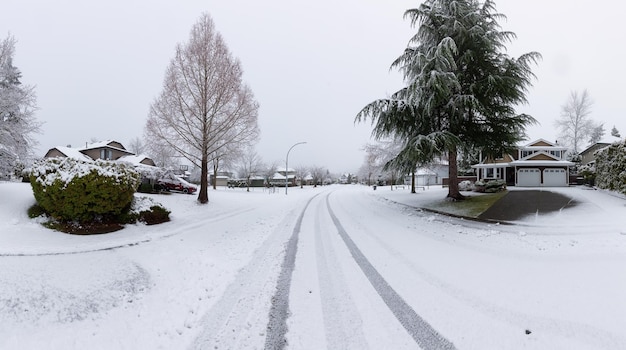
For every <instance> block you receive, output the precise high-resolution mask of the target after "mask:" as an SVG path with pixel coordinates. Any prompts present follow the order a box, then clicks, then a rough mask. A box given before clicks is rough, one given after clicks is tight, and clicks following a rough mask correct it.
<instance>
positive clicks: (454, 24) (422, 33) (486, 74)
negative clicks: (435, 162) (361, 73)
mask: <svg viewBox="0 0 626 350" xmlns="http://www.w3.org/2000/svg"><path fill="white" fill-rule="evenodd" d="M405 18H408V19H410V20H411V24H412V25H417V26H418V30H417V33H416V34H415V35H414V36H413V37H412V38H411V39H410V42H409V46H408V47H407V48H406V49H405V50H404V53H403V54H402V55H401V56H400V57H399V58H398V59H396V61H394V63H393V64H392V67H393V68H398V69H399V70H400V71H401V72H402V73H403V74H404V78H405V81H406V83H407V86H406V87H405V88H403V89H401V90H400V91H398V92H396V93H395V94H393V95H392V97H391V98H385V99H379V100H376V101H374V102H372V103H370V104H368V105H367V106H365V107H364V108H363V109H362V110H361V112H359V114H358V115H357V117H356V120H357V121H364V120H367V119H371V120H372V124H373V125H374V132H373V135H374V136H375V137H376V138H378V139H382V138H386V137H390V136H393V137H398V138H400V139H401V140H402V141H403V142H404V148H403V150H402V152H401V153H400V154H398V156H397V157H396V158H397V162H395V163H396V164H397V165H400V166H402V167H404V166H406V165H411V166H412V167H413V166H415V165H416V164H417V163H419V162H423V161H427V160H428V159H429V158H430V159H434V157H437V156H441V155H442V154H446V155H447V158H448V160H449V164H450V167H449V177H450V186H449V187H448V197H449V198H452V199H455V200H456V199H463V195H462V194H461V193H460V191H459V189H458V181H457V170H458V169H457V162H456V159H457V154H458V151H459V149H469V148H474V149H478V150H481V151H482V152H483V154H486V155H494V156H500V155H501V154H502V153H504V152H506V151H508V150H510V149H512V148H513V147H514V146H515V145H516V143H518V142H519V141H521V140H522V139H523V138H524V128H525V127H526V126H527V125H529V124H532V123H534V122H536V121H535V119H534V118H532V117H531V116H529V115H527V114H518V113H517V112H516V111H515V107H516V106H517V105H520V104H523V103H526V102H527V101H526V96H525V95H526V91H527V89H528V87H529V86H530V85H531V81H532V79H533V78H534V75H533V73H532V71H531V69H530V68H531V65H533V64H534V63H536V61H537V60H538V59H540V57H541V56H540V55H539V53H536V52H530V53H527V54H524V55H522V56H520V57H518V58H512V57H510V56H508V55H507V54H506V52H505V51H506V45H507V44H508V43H509V42H510V41H511V40H512V39H514V38H515V34H514V33H512V32H508V31H503V30H502V29H501V27H500V25H499V23H498V22H499V20H501V19H504V18H505V17H504V15H502V14H500V13H498V12H497V11H496V8H495V3H494V2H493V1H491V0H486V1H484V2H483V1H478V0H462V1H461V0H427V1H424V2H423V3H422V4H421V5H420V6H419V7H418V8H415V9H410V10H407V11H406V12H405ZM411 163H412V164H411Z"/></svg>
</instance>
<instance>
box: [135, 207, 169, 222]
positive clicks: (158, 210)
mask: <svg viewBox="0 0 626 350" xmlns="http://www.w3.org/2000/svg"><path fill="white" fill-rule="evenodd" d="M138 220H139V221H141V222H145V223H146V225H156V224H160V223H163V222H168V221H170V211H169V210H167V209H165V208H163V207H161V206H158V205H153V206H151V207H150V210H144V211H141V212H139V219H138Z"/></svg>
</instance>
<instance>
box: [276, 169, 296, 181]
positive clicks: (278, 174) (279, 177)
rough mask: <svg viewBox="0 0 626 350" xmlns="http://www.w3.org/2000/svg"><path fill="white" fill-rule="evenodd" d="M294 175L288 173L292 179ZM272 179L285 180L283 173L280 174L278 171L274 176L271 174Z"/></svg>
mask: <svg viewBox="0 0 626 350" xmlns="http://www.w3.org/2000/svg"><path fill="white" fill-rule="evenodd" d="M283 169H284V168H283ZM294 177H296V176H295V175H293V174H290V175H289V178H290V179H293V178H294ZM272 180H285V175H282V174H280V173H275V174H274V176H272Z"/></svg>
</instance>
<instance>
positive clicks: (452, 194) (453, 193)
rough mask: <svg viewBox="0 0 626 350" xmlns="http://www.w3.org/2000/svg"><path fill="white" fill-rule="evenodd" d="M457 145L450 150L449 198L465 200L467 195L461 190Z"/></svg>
mask: <svg viewBox="0 0 626 350" xmlns="http://www.w3.org/2000/svg"><path fill="white" fill-rule="evenodd" d="M456 152H457V150H456V146H454V147H452V148H451V149H450V150H449V151H448V180H450V182H449V183H448V198H450V199H452V200H463V199H465V196H464V195H462V194H461V192H460V191H459V174H458V165H457V163H456V157H457V153H456Z"/></svg>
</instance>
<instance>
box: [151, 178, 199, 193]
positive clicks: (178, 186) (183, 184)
mask: <svg viewBox="0 0 626 350" xmlns="http://www.w3.org/2000/svg"><path fill="white" fill-rule="evenodd" d="M157 185H159V186H160V187H161V189H162V190H166V191H180V192H182V193H189V194H193V193H194V192H196V191H197V190H198V188H197V187H196V185H194V184H191V183H189V182H187V181H185V180H183V179H181V178H179V177H177V176H175V175H172V174H170V175H166V176H164V177H162V178H160V179H159V180H157Z"/></svg>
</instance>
